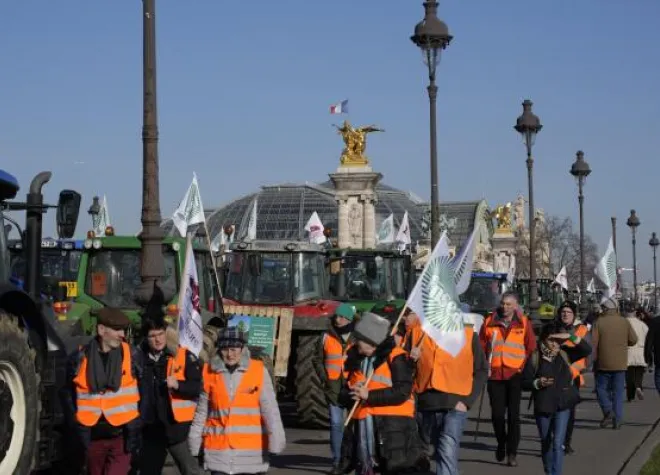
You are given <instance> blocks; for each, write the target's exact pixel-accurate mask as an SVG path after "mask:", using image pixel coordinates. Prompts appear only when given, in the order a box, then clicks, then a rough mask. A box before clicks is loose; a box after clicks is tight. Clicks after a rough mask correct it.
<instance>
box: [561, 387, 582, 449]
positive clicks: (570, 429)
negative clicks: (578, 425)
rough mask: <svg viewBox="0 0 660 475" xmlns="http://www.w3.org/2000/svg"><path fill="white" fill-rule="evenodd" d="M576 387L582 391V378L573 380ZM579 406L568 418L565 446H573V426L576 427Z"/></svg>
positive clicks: (574, 407) (572, 409)
mask: <svg viewBox="0 0 660 475" xmlns="http://www.w3.org/2000/svg"><path fill="white" fill-rule="evenodd" d="M573 383H574V384H575V386H576V387H577V388H578V389H580V378H575V379H574V380H573ZM576 408H577V404H576V405H575V406H573V407H572V408H571V415H570V417H569V418H568V426H567V427H566V437H565V438H564V445H567V446H568V445H571V440H573V426H574V425H575V409H576Z"/></svg>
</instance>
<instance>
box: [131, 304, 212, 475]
mask: <svg viewBox="0 0 660 475" xmlns="http://www.w3.org/2000/svg"><path fill="white" fill-rule="evenodd" d="M166 331H167V323H166V322H165V319H164V315H154V316H153V317H152V318H148V319H147V320H145V322H144V324H143V325H142V334H143V335H144V336H145V337H146V338H145V339H144V341H143V343H142V345H141V346H140V356H141V358H142V363H141V366H142V368H143V370H142V377H141V378H140V418H141V420H142V441H143V445H142V450H141V452H140V475H160V473H161V472H162V471H163V466H164V465H165V458H166V457H167V453H168V452H169V453H170V455H171V456H172V458H173V459H174V463H175V464H176V466H177V468H178V469H179V472H180V473H181V474H182V475H199V474H200V473H201V471H200V469H199V464H198V462H197V460H196V459H195V457H193V456H192V455H191V453H190V450H189V449H188V431H189V430H190V423H191V422H192V420H193V416H194V415H195V409H196V408H197V398H198V397H199V393H200V392H201V390H202V370H201V368H200V363H199V360H198V359H197V357H196V356H195V355H194V354H193V353H191V352H190V351H188V350H187V349H186V348H183V347H181V346H178V345H173V348H169V347H168V346H167V336H166Z"/></svg>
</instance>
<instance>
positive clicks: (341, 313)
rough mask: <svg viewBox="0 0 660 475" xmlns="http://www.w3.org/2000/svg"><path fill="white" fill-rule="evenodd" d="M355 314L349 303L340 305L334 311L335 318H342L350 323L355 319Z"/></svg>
mask: <svg viewBox="0 0 660 475" xmlns="http://www.w3.org/2000/svg"><path fill="white" fill-rule="evenodd" d="M356 312H357V310H356V309H355V306H354V305H351V304H349V303H342V304H340V305H339V307H337V309H336V310H335V315H336V316H337V317H344V318H345V319H346V320H348V321H349V322H352V321H353V319H354V318H355V313H356Z"/></svg>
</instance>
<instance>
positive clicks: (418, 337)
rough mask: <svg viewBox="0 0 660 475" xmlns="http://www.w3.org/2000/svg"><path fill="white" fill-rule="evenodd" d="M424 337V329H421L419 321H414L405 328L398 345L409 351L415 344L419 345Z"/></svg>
mask: <svg viewBox="0 0 660 475" xmlns="http://www.w3.org/2000/svg"><path fill="white" fill-rule="evenodd" d="M425 339H426V338H425V333H424V330H422V325H420V324H419V322H415V323H413V324H412V325H411V326H409V327H407V328H406V334H405V335H404V336H403V339H402V340H401V345H400V346H401V348H403V349H404V350H406V351H409V350H412V349H413V348H415V347H416V346H419V345H420V344H421V343H422V342H423V341H424V340H425Z"/></svg>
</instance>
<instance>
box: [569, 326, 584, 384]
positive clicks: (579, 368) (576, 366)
mask: <svg viewBox="0 0 660 475" xmlns="http://www.w3.org/2000/svg"><path fill="white" fill-rule="evenodd" d="M588 332H589V329H588V328H587V326H586V325H584V324H582V323H580V324H579V325H576V326H575V335H576V336H579V337H580V338H584V337H586V336H587V333H588ZM564 346H566V347H568V348H571V347H574V346H575V343H573V342H572V341H570V340H567V341H566V342H564ZM586 371H587V358H582V359H580V360H577V361H574V362H573V363H572V364H571V374H572V375H573V379H575V378H580V386H584V376H582V374H583V373H586Z"/></svg>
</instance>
